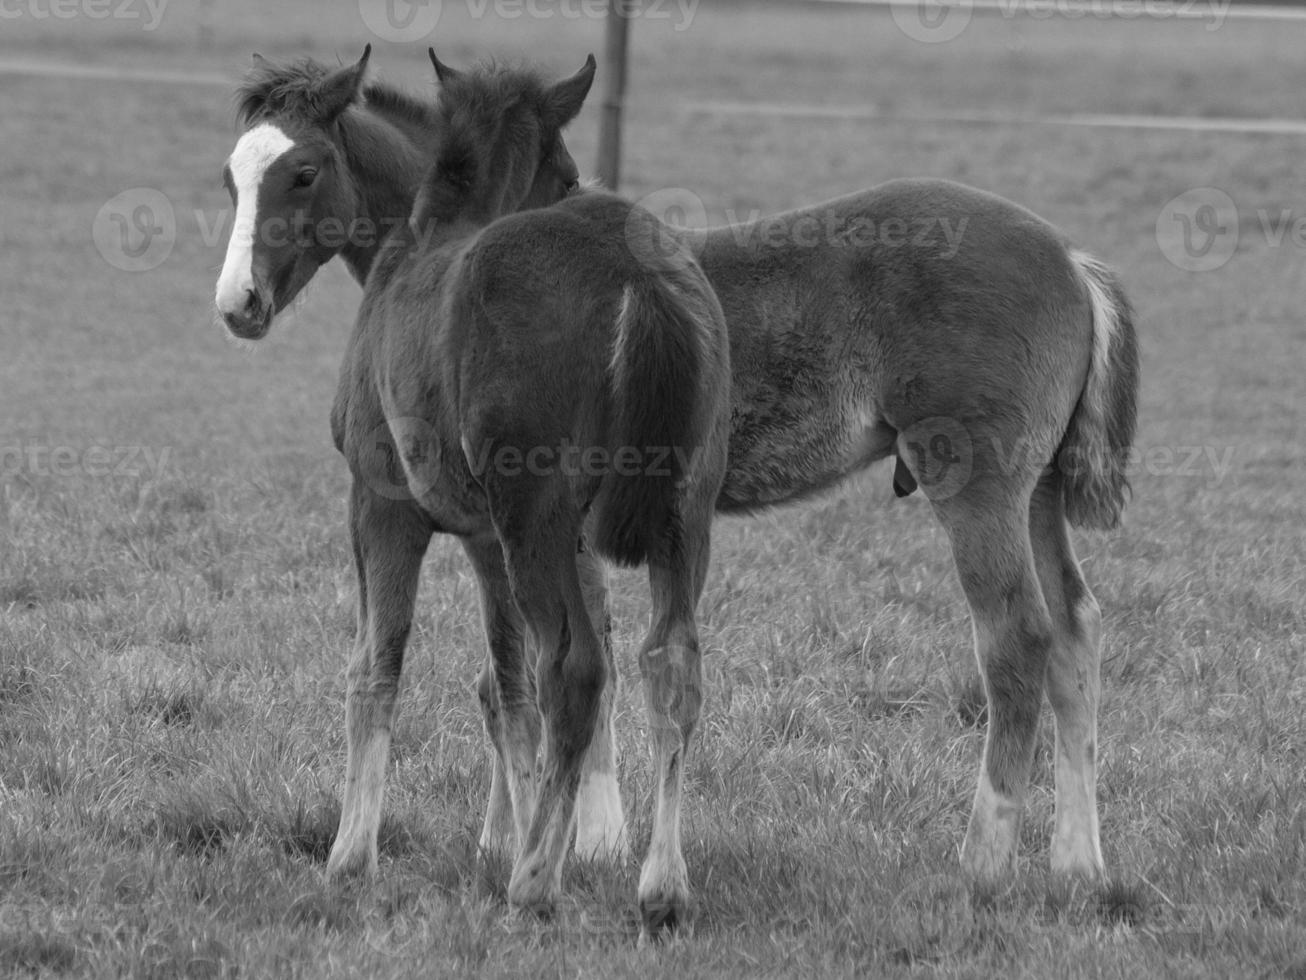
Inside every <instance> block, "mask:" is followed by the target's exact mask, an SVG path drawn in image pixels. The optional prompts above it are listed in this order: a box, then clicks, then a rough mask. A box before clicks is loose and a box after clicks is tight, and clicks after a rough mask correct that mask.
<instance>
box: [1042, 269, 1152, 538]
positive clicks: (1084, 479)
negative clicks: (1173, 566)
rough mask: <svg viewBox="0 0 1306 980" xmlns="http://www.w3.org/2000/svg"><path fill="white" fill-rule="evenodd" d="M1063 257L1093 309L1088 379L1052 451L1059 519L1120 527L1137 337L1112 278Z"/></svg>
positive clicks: (1131, 430)
mask: <svg viewBox="0 0 1306 980" xmlns="http://www.w3.org/2000/svg"><path fill="white" fill-rule="evenodd" d="M1070 260H1071V262H1073V263H1074V266H1075V271H1076V272H1077V273H1078V275H1079V279H1080V281H1081V282H1082V283H1083V284H1084V289H1085V291H1086V292H1087V293H1088V297H1089V301H1090V305H1091V306H1092V310H1093V356H1092V358H1091V359H1090V360H1089V366H1088V379H1087V380H1086V381H1085V382H1084V390H1083V391H1082V392H1081V393H1080V396H1079V402H1078V403H1077V404H1076V405H1075V411H1074V414H1072V415H1071V417H1070V424H1069V426H1067V428H1066V434H1065V436H1064V437H1063V438H1062V440H1061V447H1060V448H1059V449H1058V450H1057V471H1058V473H1059V474H1060V476H1061V493H1062V499H1063V501H1064V503H1065V508H1066V516H1067V518H1069V520H1070V523H1071V524H1073V525H1075V526H1076V527H1096V528H1102V529H1104V530H1109V529H1111V528H1114V527H1116V526H1117V525H1119V523H1120V512H1121V511H1122V510H1123V509H1124V506H1125V498H1126V496H1127V495H1128V493H1129V478H1128V474H1127V472H1126V468H1127V464H1128V455H1129V449H1130V447H1131V446H1132V445H1133V441H1134V425H1135V422H1136V421H1137V416H1138V408H1137V401H1138V337H1137V335H1136V334H1135V332H1134V320H1133V309H1132V308H1131V307H1130V305H1129V300H1128V299H1126V298H1125V294H1124V290H1123V289H1122V288H1121V286H1120V282H1119V280H1118V279H1117V278H1116V276H1115V274H1114V273H1113V272H1112V271H1111V270H1110V269H1109V268H1107V267H1106V266H1105V265H1103V264H1102V263H1101V262H1099V261H1098V260H1097V259H1095V258H1093V256H1091V255H1088V254H1087V253H1085V252H1080V251H1072V252H1071V253H1070Z"/></svg>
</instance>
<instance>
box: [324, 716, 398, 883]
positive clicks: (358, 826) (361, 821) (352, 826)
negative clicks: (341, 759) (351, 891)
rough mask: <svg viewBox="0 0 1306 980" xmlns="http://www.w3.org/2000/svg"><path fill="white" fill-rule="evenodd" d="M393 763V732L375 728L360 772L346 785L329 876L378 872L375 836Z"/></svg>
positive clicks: (364, 751) (360, 764)
mask: <svg viewBox="0 0 1306 980" xmlns="http://www.w3.org/2000/svg"><path fill="white" fill-rule="evenodd" d="M389 760H390V732H389V731H387V730H385V729H373V730H372V732H371V733H370V736H369V737H368V739H367V742H366V743H365V744H364V745H363V747H362V751H360V752H359V761H358V773H357V775H356V776H355V778H353V779H350V780H348V782H347V783H346V785H345V804H344V809H343V812H342V813H341V815H340V832H339V834H338V835H337V837H336V842H335V844H334V845H333V846H332V848H331V858H330V860H329V861H328V862H327V872H328V874H330V875H333V876H335V875H343V874H351V873H356V872H359V871H366V872H369V873H371V872H374V871H375V870H376V859H377V853H376V837H377V832H378V831H379V830H380V828H381V804H382V802H383V798H384V796H385V769H386V764H387V763H388V762H389Z"/></svg>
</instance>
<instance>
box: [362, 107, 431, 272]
mask: <svg viewBox="0 0 1306 980" xmlns="http://www.w3.org/2000/svg"><path fill="white" fill-rule="evenodd" d="M432 135H433V134H432ZM341 142H342V144H343V149H344V152H345V160H346V165H347V167H348V170H349V173H350V177H351V179H352V181H353V184H354V193H355V197H356V200H357V202H358V203H357V210H356V213H355V215H354V220H355V233H354V234H351V235H349V236H348V241H347V242H346V244H345V245H344V246H343V247H342V248H341V249H340V257H341V258H342V259H343V260H344V262H345V264H346V265H347V266H349V271H350V272H351V273H352V274H353V276H354V278H355V279H356V280H358V282H359V283H362V282H363V281H365V280H366V279H367V273H368V271H369V270H370V269H371V268H372V263H373V262H374V261H375V260H376V256H377V253H378V252H379V251H380V250H381V246H382V243H383V242H384V241H385V239H386V238H387V237H388V236H389V234H390V233H391V232H392V231H393V230H394V229H395V228H397V227H399V226H400V225H402V224H403V223H404V222H406V221H407V220H408V215H409V213H410V212H411V211H412V208H413V194H414V191H415V189H416V187H417V186H418V183H419V182H420V181H421V178H422V172H423V170H424V169H425V166H426V164H427V162H428V157H429V156H430V149H429V147H428V146H426V145H423V143H421V142H418V141H417V139H416V137H414V136H413V135H411V134H409V133H408V132H407V131H406V130H405V129H402V128H400V127H399V126H396V125H395V124H393V123H391V122H390V121H388V120H386V119H383V118H381V117H379V116H377V115H374V114H368V113H366V112H364V113H359V114H357V115H356V116H353V117H351V118H349V119H348V121H347V122H346V123H344V124H342V126H341Z"/></svg>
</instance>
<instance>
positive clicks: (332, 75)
mask: <svg viewBox="0 0 1306 980" xmlns="http://www.w3.org/2000/svg"><path fill="white" fill-rule="evenodd" d="M371 51H372V48H371V45H368V46H367V47H366V48H365V49H364V51H363V57H362V58H360V59H359V61H358V63H357V64H355V65H350V66H348V67H345V68H339V69H336V70H329V69H327V68H326V67H324V66H322V65H320V64H317V63H316V62H313V61H304V62H300V63H298V64H295V65H290V66H279V65H273V64H271V63H269V62H267V61H265V60H264V59H262V58H260V57H259V56H258V55H255V56H254V61H255V64H254V68H253V69H252V70H251V71H250V73H249V75H248V76H247V77H246V79H245V82H244V84H243V85H242V86H241V88H240V91H239V93H238V98H239V100H240V101H239V111H240V115H241V119H242V122H243V123H244V124H245V126H246V129H245V132H244V134H243V135H242V136H241V137H240V139H239V141H237V143H236V147H235V149H234V150H232V151H231V156H230V157H229V158H228V160H227V163H226V166H225V167H224V168H223V172H222V173H223V181H224V183H225V184H226V185H227V190H228V192H230V194H231V200H232V203H233V204H234V205H235V207H236V219H235V225H234V227H233V228H232V232H231V240H230V241H229V242H228V244H227V257H226V260H225V261H224V262H223V264H222V274H221V275H220V276H219V277H218V287H217V306H218V313H219V314H220V315H221V316H222V319H223V320H224V321H225V322H226V324H227V329H228V330H230V331H231V332H232V333H233V334H234V335H236V336H237V337H242V338H247V339H257V338H259V337H262V336H263V335H264V334H266V333H267V332H268V329H269V327H271V325H272V318H273V316H275V315H276V314H277V313H279V312H280V311H281V310H282V309H284V308H285V307H286V305H287V304H288V303H290V301H291V300H293V299H294V298H295V296H296V295H297V294H298V293H299V291H300V290H301V289H302V288H303V287H304V286H305V284H307V282H308V281H309V280H310V279H312V278H313V274H314V273H315V272H316V271H317V269H318V267H319V266H320V265H322V264H323V263H324V262H326V261H327V260H328V259H330V258H331V256H333V255H334V254H336V252H338V251H339V250H340V249H341V247H342V246H343V245H344V244H345V243H346V240H347V237H348V235H349V233H350V228H351V222H352V219H353V217H354V215H355V214H356V212H357V208H358V202H357V200H356V197H357V193H356V191H355V189H354V187H353V183H352V182H351V181H350V179H349V174H348V170H347V166H346V162H345V159H344V151H343V149H342V147H341V141H340V139H339V126H338V122H339V120H340V118H341V116H342V114H344V112H345V110H347V109H348V108H349V107H350V106H352V105H354V104H355V103H356V102H357V101H358V100H359V96H360V92H361V90H362V85H363V79H364V75H365V74H366V70H367V59H368V56H369V55H370V54H371Z"/></svg>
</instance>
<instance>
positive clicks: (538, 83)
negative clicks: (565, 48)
mask: <svg viewBox="0 0 1306 980" xmlns="http://www.w3.org/2000/svg"><path fill="white" fill-rule="evenodd" d="M549 88H550V85H549V83H548V82H546V81H545V80H544V78H543V77H541V76H540V74H539V73H538V72H536V71H534V70H533V69H530V68H525V67H522V66H519V65H500V64H498V63H496V62H494V61H492V60H490V61H483V62H480V63H479V64H477V65H474V66H472V67H471V68H468V69H466V70H465V71H461V72H459V73H458V74H457V75H456V76H455V77H453V78H450V79H448V80H447V81H445V82H443V83H441V85H440V95H439V98H438V99H437V105H438V107H439V111H440V113H441V115H443V116H444V118H445V120H446V121H447V120H448V118H449V116H450V114H451V113H452V112H453V111H454V109H455V108H458V109H461V110H463V111H465V112H467V113H469V114H470V115H471V116H472V117H473V118H480V117H483V116H496V115H499V114H501V113H503V112H504V111H506V110H507V109H510V108H512V107H513V106H515V105H519V104H521V103H523V102H524V103H526V104H527V105H529V106H530V107H531V108H538V107H539V106H540V105H541V104H542V103H543V102H544V100H545V97H546V95H547V93H548V91H549Z"/></svg>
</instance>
